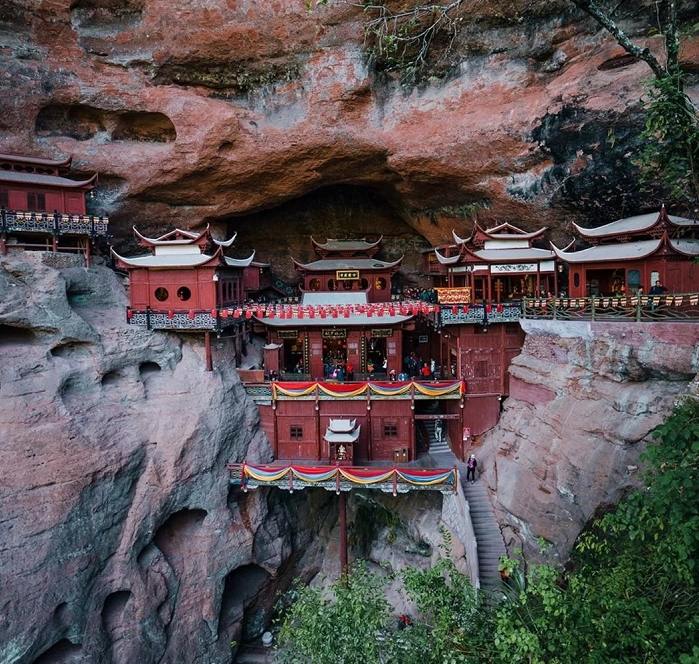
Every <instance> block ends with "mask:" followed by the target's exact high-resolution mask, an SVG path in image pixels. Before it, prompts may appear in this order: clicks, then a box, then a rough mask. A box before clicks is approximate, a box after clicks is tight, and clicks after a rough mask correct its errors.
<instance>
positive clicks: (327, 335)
mask: <svg viewBox="0 0 699 664" xmlns="http://www.w3.org/2000/svg"><path fill="white" fill-rule="evenodd" d="M321 336H322V337H323V339H346V338H347V330H345V329H344V328H343V329H339V330H337V329H334V328H327V327H326V328H324V329H323V330H322V334H321Z"/></svg>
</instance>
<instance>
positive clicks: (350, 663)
mask: <svg viewBox="0 0 699 664" xmlns="http://www.w3.org/2000/svg"><path fill="white" fill-rule="evenodd" d="M384 584H385V579H384V578H383V577H380V576H379V575H377V574H375V573H372V572H370V571H369V570H368V569H367V567H366V565H365V564H363V563H359V564H358V565H356V566H355V567H354V568H353V570H352V573H351V574H350V575H349V577H348V579H347V581H346V582H343V581H338V582H337V583H336V584H335V585H333V586H331V587H330V589H329V590H324V589H323V588H320V587H316V588H301V587H299V588H298V593H299V597H298V600H297V601H296V602H295V603H294V604H293V606H292V607H291V608H290V609H289V611H288V613H287V615H286V617H285V619H284V622H283V625H282V630H281V633H280V644H279V647H280V651H279V656H278V659H279V660H280V661H282V662H284V664H302V663H303V664H355V663H356V664H380V663H381V662H386V661H392V660H390V659H387V657H390V656H391V654H392V652H393V649H394V648H395V645H396V644H395V642H394V640H392V639H390V635H391V631H392V630H391V627H392V625H391V620H390V606H389V604H388V602H387V601H386V599H385V597H384V593H383V589H384Z"/></svg>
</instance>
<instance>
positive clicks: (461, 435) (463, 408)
mask: <svg viewBox="0 0 699 664" xmlns="http://www.w3.org/2000/svg"><path fill="white" fill-rule="evenodd" d="M459 410H460V411H461V418H460V419H459V424H460V425H461V431H459V440H460V441H461V444H460V445H459V449H460V450H461V455H460V460H461V461H463V460H464V459H465V458H466V450H465V449H464V446H465V445H464V443H465V442H466V441H464V422H465V418H464V413H465V411H466V397H461V402H460V403H459ZM468 442H470V441H468ZM452 451H453V450H452Z"/></svg>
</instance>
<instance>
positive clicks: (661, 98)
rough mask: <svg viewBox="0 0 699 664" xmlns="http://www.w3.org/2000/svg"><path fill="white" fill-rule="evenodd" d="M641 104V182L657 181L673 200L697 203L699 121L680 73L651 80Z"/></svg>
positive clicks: (698, 195) (698, 187)
mask: <svg viewBox="0 0 699 664" xmlns="http://www.w3.org/2000/svg"><path fill="white" fill-rule="evenodd" d="M642 104H643V109H644V111H645V113H646V124H645V128H644V130H643V132H642V134H641V138H642V139H643V140H644V147H643V149H642V151H641V154H640V157H639V159H638V165H639V166H640V168H641V174H642V177H643V179H644V181H646V182H659V183H660V184H661V185H663V187H664V188H665V189H666V190H667V191H668V194H669V195H670V197H671V199H672V200H673V201H675V202H679V203H689V204H690V205H696V203H697V201H699V123H698V122H697V114H696V108H695V106H694V104H693V103H692V102H691V100H690V99H689V98H688V97H687V95H686V94H685V93H684V90H683V74H682V72H681V71H679V70H678V71H676V72H675V73H673V74H672V75H668V76H667V77H665V78H655V79H653V80H652V81H651V82H650V87H649V90H648V93H647V95H646V97H645V99H643V100H642Z"/></svg>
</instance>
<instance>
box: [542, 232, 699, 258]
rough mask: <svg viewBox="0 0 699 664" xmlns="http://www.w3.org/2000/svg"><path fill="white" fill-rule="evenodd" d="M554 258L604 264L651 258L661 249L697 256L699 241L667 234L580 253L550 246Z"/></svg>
mask: <svg viewBox="0 0 699 664" xmlns="http://www.w3.org/2000/svg"><path fill="white" fill-rule="evenodd" d="M551 247H552V248H553V250H554V252H555V254H556V256H557V257H558V258H559V259H561V260H562V261H565V262H566V263H606V262H613V261H633V260H642V259H644V258H647V257H649V256H652V255H653V254H655V253H656V252H658V251H660V250H661V249H662V248H665V250H666V251H667V252H668V253H672V252H675V253H678V254H681V255H684V256H690V257H693V256H699V240H683V239H680V240H673V239H670V238H669V237H668V236H667V234H666V235H664V236H663V237H662V238H660V239H658V240H640V241H638V242H619V243H616V244H603V245H596V246H594V247H590V248H589V249H583V250H581V251H565V250H562V249H559V248H558V247H556V246H555V245H554V244H551Z"/></svg>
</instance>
